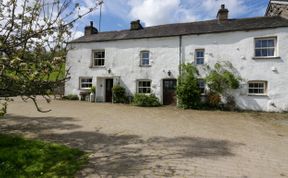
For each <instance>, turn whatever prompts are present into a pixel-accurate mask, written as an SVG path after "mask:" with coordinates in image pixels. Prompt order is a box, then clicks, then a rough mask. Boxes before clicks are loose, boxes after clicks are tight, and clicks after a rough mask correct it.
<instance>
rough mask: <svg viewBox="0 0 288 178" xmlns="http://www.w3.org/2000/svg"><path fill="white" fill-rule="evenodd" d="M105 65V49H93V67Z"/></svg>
mask: <svg viewBox="0 0 288 178" xmlns="http://www.w3.org/2000/svg"><path fill="white" fill-rule="evenodd" d="M104 65H105V50H95V51H93V67H101V66H104Z"/></svg>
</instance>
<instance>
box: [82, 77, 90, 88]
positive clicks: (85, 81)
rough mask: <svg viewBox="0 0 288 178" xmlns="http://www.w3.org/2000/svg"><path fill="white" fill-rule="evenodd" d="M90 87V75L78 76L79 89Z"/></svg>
mask: <svg viewBox="0 0 288 178" xmlns="http://www.w3.org/2000/svg"><path fill="white" fill-rule="evenodd" d="M91 87H92V77H81V78H80V89H90V88H91Z"/></svg>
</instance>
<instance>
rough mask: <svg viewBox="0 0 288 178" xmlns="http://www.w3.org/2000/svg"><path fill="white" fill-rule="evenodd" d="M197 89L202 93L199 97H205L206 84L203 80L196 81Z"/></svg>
mask: <svg viewBox="0 0 288 178" xmlns="http://www.w3.org/2000/svg"><path fill="white" fill-rule="evenodd" d="M197 84H198V87H199V89H200V90H203V92H201V93H200V94H201V95H205V94H206V82H205V80H204V79H198V81H197Z"/></svg>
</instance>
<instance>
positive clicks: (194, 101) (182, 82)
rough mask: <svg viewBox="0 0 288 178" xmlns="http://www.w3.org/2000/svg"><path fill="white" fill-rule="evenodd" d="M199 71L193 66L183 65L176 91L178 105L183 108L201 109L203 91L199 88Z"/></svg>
mask: <svg viewBox="0 0 288 178" xmlns="http://www.w3.org/2000/svg"><path fill="white" fill-rule="evenodd" d="M198 76H199V73H198V70H197V68H196V67H195V66H193V65H192V64H184V65H182V70H181V75H180V76H179V78H178V85H177V89H176V93H177V98H178V105H179V106H180V107H183V108H199V107H200V96H201V91H200V88H199V86H198Z"/></svg>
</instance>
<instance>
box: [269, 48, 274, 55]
mask: <svg viewBox="0 0 288 178" xmlns="http://www.w3.org/2000/svg"><path fill="white" fill-rule="evenodd" d="M267 51H268V56H274V51H275V50H274V48H273V49H268V50H267Z"/></svg>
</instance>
